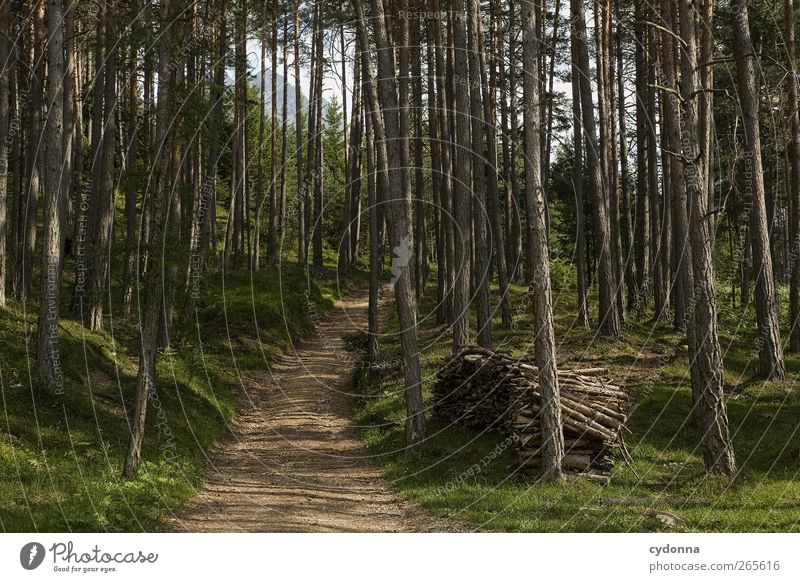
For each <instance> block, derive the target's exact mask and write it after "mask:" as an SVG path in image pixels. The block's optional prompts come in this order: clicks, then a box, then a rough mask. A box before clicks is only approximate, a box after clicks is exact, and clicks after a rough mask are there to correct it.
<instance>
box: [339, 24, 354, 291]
mask: <svg viewBox="0 0 800 582" xmlns="http://www.w3.org/2000/svg"><path fill="white" fill-rule="evenodd" d="M339 38H340V50H341V53H342V61H341V65H342V69H341V70H342V76H341V82H342V133H343V139H342V145H343V146H344V148H343V149H344V188H343V194H344V196H343V198H344V199H343V201H342V216H341V221H342V225H341V228H342V236H341V238H340V239H339V257H338V260H337V271H338V273H339V275H344V274H346V273H347V271H348V269H349V267H350V200H349V195H350V180H351V178H350V163H349V159H350V152H349V151H348V150H349V148H350V143H349V142H348V141H347V133H348V131H347V129H348V128H347V58H346V56H347V44H346V42H345V38H344V26H341V27H340V29H339Z"/></svg>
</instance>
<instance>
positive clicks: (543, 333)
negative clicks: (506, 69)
mask: <svg viewBox="0 0 800 582" xmlns="http://www.w3.org/2000/svg"><path fill="white" fill-rule="evenodd" d="M522 26H523V29H522V30H523V41H522V48H523V57H522V60H523V72H524V73H523V101H524V107H523V109H524V124H525V201H526V206H527V211H528V237H529V243H528V246H529V250H528V253H529V256H530V261H531V263H530V265H529V268H530V269H531V274H532V277H531V278H530V281H529V288H530V290H531V291H530V292H531V293H532V295H533V328H534V329H533V331H534V338H535V339H534V352H533V357H534V360H535V362H536V366H537V367H538V368H539V386H540V388H541V392H542V396H541V408H542V412H541V422H542V443H543V450H542V470H543V472H544V475H545V478H547V479H553V480H557V479H560V478H561V475H562V473H561V462H562V459H563V457H564V435H563V433H562V428H561V402H560V395H559V386H558V375H557V372H556V344H555V332H554V329H553V308H552V304H551V297H550V296H551V292H550V249H549V244H548V241H547V225H546V221H545V199H544V190H543V188H542V182H541V180H542V176H541V162H540V155H541V151H540V145H541V144H540V141H539V136H538V131H539V128H538V127H537V126H538V124H539V120H540V115H539V108H540V107H542V104H541V102H540V100H539V80H538V73H539V70H538V69H539V67H538V62H539V51H540V46H539V42H540V41H539V39H538V38H537V34H536V29H537V22H536V11H535V10H534V7H533V3H532V2H527V1H526V2H524V3H523V5H522Z"/></svg>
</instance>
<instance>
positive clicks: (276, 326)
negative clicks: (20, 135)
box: [0, 265, 364, 531]
mask: <svg viewBox="0 0 800 582" xmlns="http://www.w3.org/2000/svg"><path fill="white" fill-rule="evenodd" d="M115 272H124V269H120V270H116V271H115ZM353 280H354V281H356V282H360V281H363V280H364V275H363V274H362V273H356V274H355V275H354V277H353ZM348 284H350V283H348ZM122 288H123V285H122V282H121V281H115V283H114V285H113V292H114V297H113V298H112V301H113V310H112V313H114V314H115V315H116V314H117V313H119V311H118V306H119V301H120V297H118V296H117V295H118V294H120V293H121V289H122ZM339 292H340V289H339V284H338V283H337V279H336V275H335V270H332V269H329V268H328V269H322V270H318V271H314V272H313V273H312V275H311V276H307V275H306V274H305V273H303V272H302V271H301V270H299V269H298V268H297V267H296V266H294V265H282V266H281V268H280V269H264V270H261V271H260V272H258V273H254V274H252V275H251V274H250V273H248V272H240V273H235V274H227V275H224V276H223V275H222V274H220V273H209V274H207V275H206V276H205V277H204V279H203V281H202V286H201V293H200V298H199V299H198V301H197V304H196V305H197V311H196V316H195V314H191V315H186V314H183V315H182V314H181V313H180V307H179V306H177V305H176V319H175V323H174V325H173V329H174V332H173V334H172V336H171V337H170V347H169V348H162V349H161V350H160V351H159V358H158V387H157V400H151V401H150V403H149V406H148V414H147V433H146V438H145V442H144V448H143V462H142V465H141V469H140V471H139V475H138V476H137V478H136V479H134V480H132V481H126V480H124V479H122V477H121V472H122V464H123V461H124V458H125V454H126V452H127V448H128V443H129V428H128V427H129V425H128V417H129V415H131V414H132V412H133V410H132V409H133V397H134V393H135V389H136V373H137V366H138V351H139V344H138V342H139V335H138V328H137V324H138V317H134V318H131V319H130V320H124V319H120V318H119V317H114V318H113V319H109V318H107V319H106V321H105V324H104V328H105V329H104V331H102V332H90V331H89V330H87V329H86V328H85V327H83V326H82V325H81V324H80V323H79V322H77V321H73V320H69V319H64V320H62V322H61V325H60V344H61V366H62V369H63V372H64V393H63V395H61V396H57V397H51V396H47V395H44V394H42V393H41V392H39V391H37V390H36V389H33V388H31V372H32V369H33V365H34V358H35V331H36V316H35V313H33V314H32V313H31V309H32V308H33V309H35V306H36V303H35V301H31V302H29V303H28V304H27V306H23V305H22V304H18V303H13V302H12V303H11V304H9V305H8V306H7V307H6V308H2V309H0V341H1V342H2V345H3V346H4V347H3V350H2V352H0V373H1V374H2V390H1V391H0V394H1V395H2V418H0V426H2V430H1V431H0V529H2V530H4V531H147V530H151V529H153V528H155V527H157V525H158V523H159V521H160V519H161V518H162V517H163V516H164V515H166V514H168V512H170V511H171V510H173V509H174V508H176V507H177V506H178V505H180V504H181V503H183V502H185V501H186V500H187V499H189V498H191V497H192V496H193V495H194V494H195V492H196V489H197V487H198V485H199V484H200V483H201V481H202V478H203V475H204V472H205V470H206V453H207V451H208V448H209V447H210V446H211V444H212V443H213V442H214V440H215V439H216V438H217V437H218V436H220V434H221V432H222V431H223V430H224V428H225V426H226V422H227V421H228V420H229V419H230V418H231V417H232V415H233V414H234V413H235V411H236V405H237V398H238V394H239V386H240V381H241V378H242V376H246V375H247V374H248V373H251V372H255V371H258V370H263V369H264V368H265V366H266V365H267V364H268V363H269V362H270V361H271V360H272V358H274V356H275V355H276V354H277V353H279V352H280V351H281V350H282V349H284V348H285V347H286V346H287V344H288V343H289V341H290V340H291V338H295V337H297V336H298V335H300V334H302V333H303V332H304V331H305V330H306V329H307V328H308V327H309V325H310V318H311V316H310V314H311V313H312V311H318V312H321V311H324V310H325V309H326V308H327V307H329V306H330V305H331V301H332V299H333V298H335V297H336V296H337V295H338V293H339ZM70 295H71V292H70V281H65V283H64V292H63V294H62V296H63V298H64V302H63V303H62V309H63V310H64V312H65V311H66V307H67V305H66V304H67V301H68V299H69V296H70ZM26 308H27V309H26ZM106 309H107V308H106Z"/></svg>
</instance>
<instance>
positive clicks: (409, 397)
mask: <svg viewBox="0 0 800 582" xmlns="http://www.w3.org/2000/svg"><path fill="white" fill-rule="evenodd" d="M353 6H354V8H355V10H356V15H357V19H358V24H359V34H360V35H361V45H362V46H363V47H368V46H369V44H368V42H367V20H366V15H365V14H364V8H363V6H362V4H361V0H353ZM403 8H407V4H406V5H405V6H401V7H400V9H403ZM372 17H373V19H372V22H373V23H374V33H375V48H376V52H377V56H378V67H379V77H378V80H377V81H373V79H375V75H374V74H373V73H372V63H371V61H370V59H364V63H365V64H366V67H367V73H366V74H365V78H366V79H369V87H370V88H369V99H370V115H371V116H372V126H373V130H374V132H375V141H376V146H377V149H378V165H379V170H378V181H379V184H378V188H379V190H383V191H384V192H386V208H387V209H388V224H389V230H390V240H391V244H392V248H393V250H394V252H395V256H396V259H400V260H395V261H393V265H392V267H393V272H394V273H395V277H396V280H395V284H394V291H395V298H396V303H397V311H398V318H399V320H400V329H401V332H400V345H401V349H402V354H403V362H404V374H405V401H406V443H407V444H408V445H409V446H412V445H415V444H417V443H419V442H421V441H422V440H423V439H424V438H425V412H424V405H423V401H422V381H421V377H420V368H419V351H418V348H417V321H416V301H415V298H414V290H413V286H412V281H411V272H410V265H411V262H410V260H404V259H410V257H409V255H411V254H412V253H413V239H412V232H411V225H410V219H411V200H410V198H411V193H410V192H409V191H407V187H408V186H409V185H410V184H409V181H407V180H406V181H404V180H403V176H402V172H403V167H402V160H403V154H402V151H401V150H402V147H403V141H402V140H400V139H397V138H398V134H399V128H400V124H399V118H398V117H399V116H398V114H397V112H398V96H397V83H396V80H395V74H394V73H395V70H394V63H393V62H392V54H391V49H390V48H389V41H388V38H387V34H386V20H385V16H384V10H383V2H382V0H372ZM379 93H380V96H381V98H380V99H379V98H378V94H379ZM390 146H391V147H390ZM381 181H382V182H383V185H384V186H385V188H381ZM398 251H399V252H398Z"/></svg>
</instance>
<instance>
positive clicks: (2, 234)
mask: <svg viewBox="0 0 800 582" xmlns="http://www.w3.org/2000/svg"><path fill="white" fill-rule="evenodd" d="M11 28H12V26H11V2H1V3H0V63H2V64H0V67H2V74H0V307H3V306H5V304H6V264H7V263H8V256H7V247H6V240H7V236H8V233H7V230H8V217H7V213H8V168H9V165H10V163H9V162H10V161H11V148H10V147H9V144H10V143H11V140H12V139H13V138H12V137H11V136H10V135H9V117H8V116H9V102H10V101H9V93H10V82H9V81H10V78H11V58H10V57H11V51H10V50H9V43H8V39H9V38H10V37H11ZM16 172H19V169H17V170H16Z"/></svg>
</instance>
